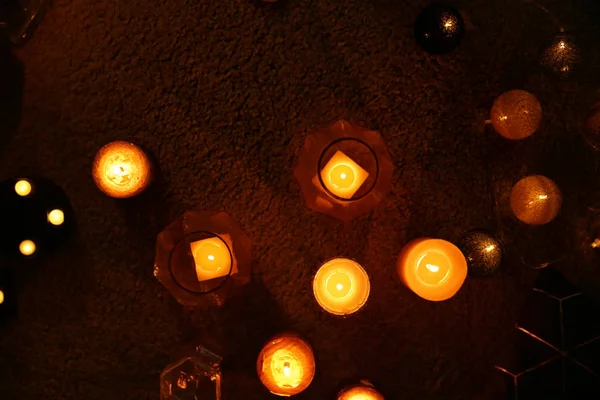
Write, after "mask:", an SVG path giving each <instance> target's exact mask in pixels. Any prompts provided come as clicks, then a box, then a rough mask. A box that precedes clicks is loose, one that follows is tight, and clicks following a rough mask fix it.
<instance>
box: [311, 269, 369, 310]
mask: <svg viewBox="0 0 600 400" xmlns="http://www.w3.org/2000/svg"><path fill="white" fill-rule="evenodd" d="M369 292H370V283H369V276H368V275H367V273H366V272H365V270H364V269H363V268H362V267H361V266H360V265H359V264H358V263H356V262H354V261H352V260H349V259H347V258H336V259H333V260H330V261H328V262H326V263H325V264H323V265H322V266H321V268H319V270H318V271H317V274H316V275H315V279H314V281H313V293H314V295H315V299H316V300H317V302H318V303H319V305H320V306H321V307H323V309H325V310H326V311H328V312H330V313H332V314H336V315H347V314H352V313H353V312H356V311H358V310H359V309H360V308H361V307H362V306H363V305H364V304H365V302H366V301H367V299H368V297H369Z"/></svg>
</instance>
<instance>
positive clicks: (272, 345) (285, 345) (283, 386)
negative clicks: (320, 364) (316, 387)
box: [256, 333, 315, 397]
mask: <svg viewBox="0 0 600 400" xmlns="http://www.w3.org/2000/svg"><path fill="white" fill-rule="evenodd" d="M256 369H257V371H258V376H259V378H260V380H261V381H262V383H263V385H265V387H266V388H267V389H269V391H270V392H271V393H273V394H275V395H277V396H286V397H287V396H293V395H295V394H298V393H300V392H302V391H303V390H304V389H306V388H307V387H308V386H309V385H310V383H311V382H312V380H313V377H314V376H315V358H314V355H313V351H312V349H311V347H310V345H309V344H308V343H307V342H305V341H304V340H303V339H301V338H300V337H298V336H297V335H296V334H293V333H283V334H279V335H277V336H275V337H274V338H272V339H271V340H270V341H269V343H267V344H266V345H265V347H263V349H262V350H261V352H260V354H259V355H258V360H257V362H256Z"/></svg>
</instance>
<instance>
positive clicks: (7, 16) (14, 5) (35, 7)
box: [0, 0, 49, 45]
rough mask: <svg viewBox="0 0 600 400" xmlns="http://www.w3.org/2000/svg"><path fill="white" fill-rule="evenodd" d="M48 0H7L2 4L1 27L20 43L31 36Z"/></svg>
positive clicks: (15, 42)
mask: <svg viewBox="0 0 600 400" xmlns="http://www.w3.org/2000/svg"><path fill="white" fill-rule="evenodd" d="M48 4H49V1H48V0H5V1H2V3H1V4H0V29H2V30H3V31H4V32H5V33H4V34H5V35H7V36H8V37H9V38H10V41H11V42H13V43H14V44H16V45H18V44H21V43H23V42H24V41H25V40H27V39H28V38H29V36H31V33H32V31H33V29H34V28H35V25H36V24H37V23H38V21H39V19H40V18H41V16H42V14H43V12H44V11H45V9H46V8H47V6H48Z"/></svg>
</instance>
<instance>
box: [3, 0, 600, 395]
mask: <svg viewBox="0 0 600 400" xmlns="http://www.w3.org/2000/svg"><path fill="white" fill-rule="evenodd" d="M426 4H427V1H425V0H423V1H393V0H366V1H355V0H347V1H341V0H325V1H314V0H313V1H310V0H284V1H282V2H280V3H277V4H269V5H267V4H263V3H261V2H253V1H248V0H232V1H217V0H198V1H193V0H168V1H158V0H144V1H140V0H129V1H118V0H97V1H83V0H56V1H54V2H53V7H52V9H51V10H49V12H48V13H47V14H46V15H45V16H44V18H43V20H42V21H41V23H40V25H39V27H38V29H37V30H36V32H35V34H34V36H33V37H32V39H31V40H30V41H29V42H28V43H27V44H26V45H25V46H24V47H22V48H20V49H18V50H16V51H15V55H16V57H17V58H18V59H19V60H20V62H21V63H22V66H23V71H24V74H23V76H24V86H23V90H22V109H21V110H20V113H21V115H22V117H21V121H20V124H19V126H18V129H16V128H15V129H12V128H14V127H15V126H16V124H15V123H13V120H10V121H9V120H7V123H6V125H7V128H6V129H5V132H3V136H2V138H1V141H0V146H1V150H0V151H1V156H0V173H1V178H3V179H4V178H8V177H13V176H21V175H41V176H44V177H47V178H49V179H52V180H53V181H55V182H56V183H57V184H59V185H60V186H61V187H62V188H63V189H64V190H65V191H66V193H67V194H68V196H69V198H70V200H71V203H72V206H73V208H74V210H75V217H76V220H77V225H78V227H77V235H76V237H75V238H73V240H72V242H71V243H70V245H69V246H68V247H67V248H66V249H65V250H64V251H62V252H60V253H58V254H56V255H54V256H52V257H51V258H48V259H46V260H44V261H42V262H40V263H34V264H31V263H19V264H16V265H14V267H15V268H17V269H18V274H19V291H20V297H19V302H20V314H19V319H18V320H17V321H15V322H14V323H13V324H11V325H10V326H9V327H7V328H4V329H3V330H2V331H0V398H2V399H3V400H4V399H6V400H29V399H44V400H58V399H60V400H68V399H86V400H100V399H102V400H104V399H119V400H128V399H132V400H133V399H135V400H138V399H139V400H143V399H157V398H158V376H159V373H160V371H161V369H162V368H163V367H164V366H165V365H166V364H167V363H168V362H169V361H171V360H172V354H173V351H174V350H175V349H176V348H177V347H178V346H179V345H180V344H181V343H183V342H187V341H202V340H205V339H209V338H210V339H214V340H217V341H219V342H221V343H222V344H223V347H224V348H225V349H227V355H226V356H227V358H226V362H225V365H224V370H225V377H224V392H225V396H226V399H231V400H241V399H244V400H253V399H269V398H274V396H272V395H270V394H269V393H268V392H267V391H266V389H264V388H263V387H262V385H261V383H260V381H259V380H258V378H257V376H256V372H255V360H256V356H257V354H258V352H259V350H260V348H261V346H262V345H263V343H264V342H265V341H266V340H268V338H269V337H270V336H271V335H272V334H274V333H277V332H278V331H281V330H296V331H298V332H299V333H301V334H302V335H303V336H305V337H306V339H307V340H308V341H309V342H310V343H311V344H312V346H313V347H314V351H315V355H316V361H317V373H316V376H315V379H314V381H313V383H312V385H311V386H310V387H309V388H308V389H307V390H306V391H305V392H304V393H302V394H301V395H298V396H297V398H298V399H316V400H321V399H323V400H325V399H333V398H335V396H334V395H335V393H336V391H337V390H338V389H340V387H341V385H343V384H344V383H347V382H348V381H351V380H353V379H359V378H367V379H370V380H372V381H373V383H374V384H375V385H376V386H377V387H378V388H379V389H380V391H381V392H382V393H383V394H384V395H385V396H386V398H389V399H398V400H400V399H490V398H493V393H494V392H495V389H494V388H493V387H490V385H489V379H488V377H489V376H490V374H491V373H492V370H493V365H494V362H495V360H496V359H497V358H498V356H499V355H500V354H501V353H502V352H503V350H504V348H505V346H507V344H508V342H509V341H510V340H511V337H512V336H511V334H512V332H513V328H514V322H515V321H516V318H517V316H518V314H519V308H520V307H521V305H522V304H523V301H524V299H525V298H526V296H527V295H528V294H529V292H530V291H529V289H530V288H531V284H532V282H533V279H534V277H535V273H534V271H532V270H530V269H528V268H526V267H524V265H523V263H520V262H519V257H518V256H519V254H512V255H510V254H509V256H507V259H506V262H505V264H504V266H503V270H502V271H501V273H500V274H498V275H496V276H494V277H491V278H487V279H475V278H468V279H467V281H466V283H465V285H464V287H463V288H462V290H461V291H460V292H459V293H458V294H457V295H456V297H455V298H453V299H451V300H449V301H446V302H442V303H431V302H427V301H423V300H421V299H419V298H417V297H416V296H415V295H414V294H413V293H412V292H410V291H409V290H408V289H406V288H405V287H403V286H402V284H401V283H400V282H399V280H398V278H397V276H396V273H395V268H394V265H395V260H396V256H397V254H398V252H399V250H400V249H401V247H402V245H403V244H404V243H405V242H406V241H407V240H409V239H412V238H415V237H420V236H431V237H439V238H443V239H447V240H451V241H455V242H456V241H457V240H458V239H459V238H460V236H461V235H462V233H464V232H465V231H467V230H470V229H474V228H484V229H490V230H498V229H500V226H499V224H500V222H499V221H501V220H502V218H501V217H499V210H501V207H497V206H496V202H495V200H494V196H493V194H494V193H495V188H496V187H498V184H499V182H500V183H502V182H512V183H514V182H516V181H517V180H518V179H519V178H520V177H522V176H523V175H524V174H527V173H534V172H535V173H544V174H547V175H548V176H551V177H552V178H553V179H554V180H555V181H556V182H557V183H558V184H559V186H560V187H561V188H562V190H563V191H564V192H565V193H566V196H565V197H566V198H570V197H569V196H570V195H569V194H570V193H574V192H575V190H576V189H581V188H586V189H589V190H591V188H593V187H597V186H599V183H589V182H590V181H591V173H592V172H593V171H597V170H600V168H598V166H597V165H596V164H595V163H594V162H595V160H596V159H597V158H598V157H597V156H596V155H594V154H593V153H592V152H591V150H588V149H587V148H586V147H585V146H584V144H583V141H582V140H581V138H580V135H579V134H580V132H579V129H578V128H579V126H580V124H581V121H582V118H583V116H585V113H586V111H587V109H588V107H589V105H590V104H591V103H592V102H593V100H594V99H595V94H596V93H595V88H596V87H597V84H598V79H599V75H598V74H597V68H596V69H595V71H596V73H595V74H594V73H590V74H586V75H585V76H583V77H581V78H580V79H576V80H574V81H570V82H559V81H557V80H555V79H553V78H551V77H548V76H546V75H543V74H542V73H541V72H540V71H539V70H538V69H537V66H536V58H537V54H538V50H539V48H540V46H541V44H542V43H543V42H544V41H545V40H547V39H548V38H549V37H550V35H551V34H552V33H553V32H554V31H556V27H555V26H554V25H553V20H552V18H550V17H549V15H548V14H546V13H545V12H544V11H542V10H541V9H540V8H539V7H537V6H536V5H535V4H533V3H532V2H529V1H526V0H523V1H517V0H497V1H487V0H481V1H475V0H473V1H464V2H459V3H457V6H458V8H460V9H461V11H462V13H463V16H464V19H465V22H466V26H467V34H466V36H465V39H464V41H463V43H462V44H461V46H460V47H459V48H458V49H457V50H456V51H455V52H453V53H451V54H449V55H446V56H435V57H434V56H429V55H427V54H426V53H424V52H423V51H422V50H421V49H420V48H418V47H417V46H416V45H415V43H414V40H413V36H412V23H413V21H414V19H415V17H416V15H417V14H418V12H419V11H420V10H421V9H422V8H423V7H424V6H425V5H426ZM543 4H544V5H545V7H547V8H548V9H549V10H550V11H551V12H552V13H553V15H555V16H556V18H557V19H558V20H559V21H560V22H561V24H564V26H565V27H567V28H577V29H580V30H581V31H582V32H584V33H585V34H586V35H588V36H587V40H588V43H590V44H592V45H595V44H596V43H597V39H598V32H597V31H596V30H593V29H591V28H593V27H594V26H593V24H595V23H596V24H597V22H596V21H598V16H599V15H600V14H599V13H600V10H599V8H600V6H599V4H597V1H596V0H580V1H578V2H569V1H547V2H545V3H543ZM590 35H591V36H590ZM588 65H589V66H590V67H591V68H595V67H594V65H595V64H593V62H592V61H590V62H589V63H588ZM9 66H11V67H14V66H15V65H14V64H10V65H9ZM13 69H15V75H14V76H11V77H10V79H6V82H7V85H8V84H12V86H14V83H15V82H18V81H19V80H18V78H17V77H18V75H19V74H18V73H16V72H17V70H18V69H19V68H13ZM12 86H11V85H8V86H6V87H8V88H10V87H12ZM516 88H519V89H525V90H529V91H531V92H532V93H534V94H535V95H536V96H537V97H538V98H539V100H540V102H541V104H542V107H543V110H544V111H543V112H544V117H543V123H542V127H541V129H540V131H539V132H537V133H536V134H534V135H533V136H532V137H530V138H528V139H526V140H523V141H519V142H508V141H506V140H504V139H502V138H501V137H500V136H499V135H497V134H496V133H494V132H493V131H492V129H491V128H490V127H489V126H486V125H485V123H484V121H485V120H487V119H488V118H489V110H490V107H491V105H492V103H493V101H494V99H495V98H496V97H497V96H498V95H500V94H501V93H502V92H504V91H506V90H509V89H516ZM18 97H19V96H15V98H18ZM8 103H10V101H9V102H8ZM10 104H12V103H10ZM17 114H18V113H16V112H11V113H10V115H9V116H11V117H14V116H15V115H17ZM340 118H344V119H347V120H349V121H351V122H353V123H356V124H359V125H362V126H365V127H368V128H370V129H374V130H378V131H379V132H381V134H382V136H383V137H384V139H385V141H386V142H387V145H388V147H389V150H390V152H391V153H392V157H393V161H394V163H395V165H396V171H395V173H394V182H393V187H392V190H391V193H390V194H389V196H388V197H387V198H386V199H385V200H384V201H383V202H382V204H381V205H380V206H379V207H378V208H377V209H376V210H374V211H373V212H372V213H371V214H369V215H367V216H365V217H363V218H359V219H357V220H354V221H352V222H350V223H346V224H343V223H340V222H338V221H335V220H332V219H331V218H329V217H326V216H324V215H320V214H316V213H314V212H311V211H310V210H309V209H308V208H307V207H306V206H305V204H304V202H303V199H302V196H301V193H300V191H299V187H298V185H297V183H296V182H295V180H294V178H293V175H292V170H293V166H294V162H295V160H296V155H297V152H298V150H299V148H300V146H301V145H302V143H303V140H304V138H305V136H306V134H307V133H309V132H311V131H313V130H314V129H316V128H318V127H320V126H323V125H326V124H329V123H332V122H334V121H336V120H338V119H340ZM13 119H14V118H13ZM113 140H129V141H132V142H134V143H136V144H138V145H140V146H142V147H144V148H145V149H147V150H148V151H149V152H150V153H151V154H152V155H153V157H154V158H155V161H156V163H157V165H158V168H159V178H158V180H157V182H155V184H154V186H153V187H152V188H151V190H149V191H148V192H146V193H144V194H143V195H142V196H140V197H138V198H134V199H130V200H124V201H118V200H114V199H111V198H108V197H106V196H105V195H103V194H102V193H101V192H100V191H98V190H97V188H96V187H95V185H94V182H93V180H92V178H91V165H92V160H93V157H94V155H95V153H96V151H97V150H98V149H99V148H100V147H101V146H102V145H104V144H105V143H107V142H109V141H113ZM588 162H589V163H588ZM584 167H585V168H588V169H586V170H585V171H587V173H585V174H584V173H582V168H584ZM592 168H595V169H592ZM577 193H580V192H577ZM571 197H573V196H571ZM575 197H576V200H577V201H575V200H574V201H573V202H571V201H570V200H566V201H565V207H566V210H568V209H569V207H571V204H572V203H573V204H578V205H580V204H582V203H581V202H578V201H579V200H581V199H580V197H581V198H585V196H578V197H577V196H575ZM191 209H207V210H222V211H226V212H228V213H229V214H230V215H231V216H232V217H233V218H234V219H235V220H236V221H237V222H238V223H239V225H240V226H241V227H242V228H243V229H244V230H245V231H246V233H247V234H248V235H249V237H250V238H251V239H252V241H253V253H254V260H253V272H252V281H251V284H249V285H248V286H246V287H245V289H244V290H243V291H242V293H240V295H239V296H238V297H237V298H235V299H232V300H231V301H230V302H229V303H227V304H226V305H225V306H224V307H222V308H220V309H205V310H193V309H186V308H183V307H181V306H179V305H178V304H177V303H176V302H175V301H174V300H173V299H172V298H171V297H170V295H169V293H168V292H167V291H166V290H165V289H164V288H163V287H162V286H161V285H160V284H159V283H158V282H157V281H156V280H155V279H154V277H153V276H152V266H153V261H154V245H155V239H156V235H157V233H158V232H159V231H160V230H161V229H162V228H163V227H164V226H166V225H167V224H168V223H169V222H170V221H172V220H173V219H174V218H176V217H177V216H178V215H180V214H182V213H183V212H184V211H186V210H191ZM506 237H507V238H508V239H510V234H507V235H506ZM511 241H512V242H517V241H518V238H516V239H515V238H514V237H513V238H512V239H510V240H508V242H509V243H510V242H511ZM338 255H344V256H347V257H351V258H355V259H356V260H358V261H359V262H361V263H362V264H363V265H364V266H365V268H366V270H367V271H368V273H369V275H370V278H371V297H370V299H369V302H368V303H367V305H366V307H365V309H364V310H362V311H361V312H360V313H358V314H356V315H354V316H352V317H350V318H347V319H339V318H334V317H332V316H330V315H328V314H326V313H324V312H323V311H322V310H321V309H320V308H319V307H318V305H317V304H316V303H315V301H314V299H313V296H312V289H311V282H312V277H313V275H314V273H315V272H316V269H317V267H318V265H319V264H320V263H321V262H322V261H324V260H326V259H328V258H330V257H333V256H338ZM570 273H571V279H573V280H574V281H578V280H579V281H582V280H585V281H587V282H591V281H593V279H592V278H593V273H592V272H590V270H587V269H585V268H584V267H583V266H582V267H581V268H579V269H577V270H574V271H570ZM596 278H598V277H597V276H596Z"/></svg>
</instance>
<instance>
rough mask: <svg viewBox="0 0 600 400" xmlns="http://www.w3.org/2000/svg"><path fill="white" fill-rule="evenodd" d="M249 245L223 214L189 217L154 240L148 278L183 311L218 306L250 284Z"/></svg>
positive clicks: (192, 213) (201, 213)
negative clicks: (177, 303)
mask: <svg viewBox="0 0 600 400" xmlns="http://www.w3.org/2000/svg"><path fill="white" fill-rule="evenodd" d="M250 262H251V243H250V239H249V238H248V236H247V235H246V234H245V233H244V231H243V230H242V229H241V228H240V227H239V226H238V225H237V224H236V223H235V222H234V221H233V219H232V218H231V217H230V216H229V215H228V214H226V213H224V212H210V211H190V212H186V213H185V214H183V215H182V216H181V217H180V218H178V219H177V220H175V221H174V222H173V223H172V224H171V225H169V226H168V227H167V228H166V229H165V230H164V231H162V232H161V233H160V234H159V235H158V238H157V244H156V260H155V264H154V276H156V278H157V279H158V280H159V281H160V282H161V283H162V284H163V285H164V286H165V287H166V288H167V289H168V290H169V291H170V292H171V294H172V295H173V297H175V299H177V301H178V302H179V303H181V304H183V305H190V306H196V305H217V306H221V305H223V303H224V302H225V301H226V299H227V298H229V297H231V296H232V295H233V294H234V293H235V292H237V291H238V289H239V288H240V287H241V286H243V285H245V284H247V283H248V282H249V281H250Z"/></svg>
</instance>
